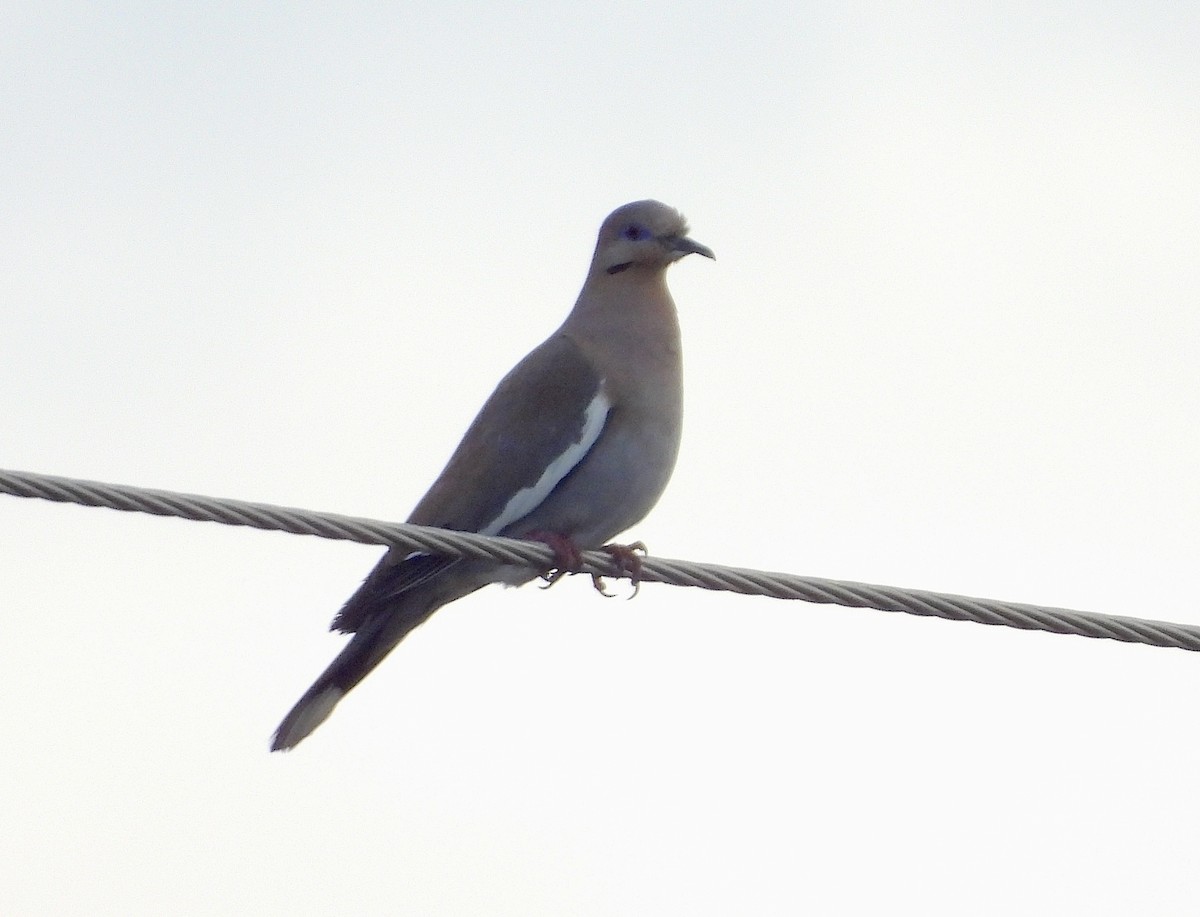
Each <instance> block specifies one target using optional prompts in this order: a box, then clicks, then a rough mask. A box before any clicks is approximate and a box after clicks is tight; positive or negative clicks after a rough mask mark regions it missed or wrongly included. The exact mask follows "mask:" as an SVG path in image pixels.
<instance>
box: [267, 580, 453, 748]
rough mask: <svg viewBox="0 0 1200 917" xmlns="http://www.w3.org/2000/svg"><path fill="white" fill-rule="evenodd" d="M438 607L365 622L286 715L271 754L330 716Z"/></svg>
mask: <svg viewBox="0 0 1200 917" xmlns="http://www.w3.org/2000/svg"><path fill="white" fill-rule="evenodd" d="M438 607H440V603H438V604H434V605H432V606H429V605H425V606H423V607H421V608H420V609H414V608H412V607H411V605H410V607H409V608H406V609H404V611H402V612H401V611H398V610H396V609H392V610H390V611H382V612H378V613H376V614H374V615H372V616H371V617H370V618H368V619H367V620H366V621H365V622H364V623H363V624H362V626H361V627H359V629H358V631H357V632H356V633H355V634H354V636H353V637H351V638H350V642H349V643H347V644H346V646H345V648H344V649H343V650H342V651H341V652H340V653H338V655H337V657H336V658H335V659H334V660H333V662H331V663H330V664H329V667H328V668H326V669H325V671H324V672H322V673H321V674H320V676H319V677H318V678H317V680H316V681H315V682H313V685H312V687H311V688H309V689H308V690H307V691H305V692H304V696H303V697H301V698H300V700H298V701H296V705H295V706H294V707H292V709H291V710H289V711H288V715H287V716H285V717H284V718H283V722H282V723H280V724H279V728H278V729H276V730H275V735H274V737H273V738H272V740H271V751H286V750H288V749H290V748H295V747H296V745H298V744H299V743H300V742H301V741H302V740H303V739H304V738H306V737H307V736H308V735H309V733H311V732H312V731H313V730H314V729H316V728H317V727H318V726H320V725H321V724H322V723H323V722H325V720H326V718H328V716H329V714H330V713H332V712H333V708H334V707H336V706H337V704H338V701H340V700H341V699H342V698H343V697H345V696H346V694H347V692H349V690H350V689H351V688H353V687H354V686H355V685H356V684H358V683H359V682H360V681H362V680H363V679H364V678H366V676H367V674H368V673H369V672H370V671H371V670H372V669H373V668H375V666H377V665H379V663H381V662H382V661H383V659H384V657H385V656H387V654H388V653H390V652H391V651H392V650H393V649H395V648H396V645H397V644H398V643H399V642H400V641H401V640H403V639H404V638H405V636H407V635H408V632H409V631H411V630H412V629H413V628H414V627H416V626H418V625H419V624H421V623H423V622H424V621H425V620H426V619H428V617H429V616H430V615H431V614H433V612H434V611H436V610H437V608H438Z"/></svg>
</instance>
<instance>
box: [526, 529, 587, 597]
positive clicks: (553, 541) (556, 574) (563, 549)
mask: <svg viewBox="0 0 1200 917" xmlns="http://www.w3.org/2000/svg"><path fill="white" fill-rule="evenodd" d="M524 538H525V540H526V541H540V542H541V543H542V544H544V545H546V546H547V547H548V548H550V550H551V551H553V552H554V563H553V564H552V565H551V566H550V568H549V569H547V570H546V571H545V572H544V573H542V579H544V580H545V581H546V585H545V586H543V587H542V588H543V589H549V588H550V587H551V586H553V585H554V584H555V583H557V582H558V581H559V580H560V579H562V578H563V577H564V576H566V575H567V574H568V573H578V572H579V571H580V568H582V567H583V557H582V555H581V553H580V550H579V548H578V546H577V545H576V544H575V541H574V540H573V539H572V538H571V536H570V535H563V534H562V533H561V532H547V531H542V530H541V529H538V530H535V531H532V532H526V533H525V535H524Z"/></svg>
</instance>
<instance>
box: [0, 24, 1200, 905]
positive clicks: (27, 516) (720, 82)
mask: <svg viewBox="0 0 1200 917" xmlns="http://www.w3.org/2000/svg"><path fill="white" fill-rule="evenodd" d="M389 7H390V8H388V7H385V6H384V5H382V4H349V5H340V6H338V7H336V8H334V7H332V6H331V7H330V8H329V9H324V8H322V7H320V6H317V5H305V6H303V7H300V6H296V7H292V8H289V9H286V10H278V11H272V10H271V9H270V8H269V7H268V6H266V5H256V6H251V5H241V4H238V5H228V4H211V3H209V4H190V5H165V4H148V3H125V4H93V3H76V4H56V3H43V4H37V5H25V7H24V8H22V9H16V8H10V9H8V10H7V11H6V12H5V15H4V20H5V21H4V25H3V28H2V29H0V75H2V83H3V87H4V89H3V93H2V94H0V121H2V123H3V127H2V128H0V201H2V203H0V251H2V252H3V254H2V255H0V263H2V265H3V270H2V271H0V310H2V320H0V405H2V407H3V414H2V417H3V420H2V425H3V438H2V442H0V466H7V467H10V468H19V469H24V470H30V471H41V472H46V473H53V474H65V475H73V476H78V477H85V478H91V479H96V480H108V481H116V482H122V483H128V484H135V485H141V486H149V487H162V488H168V489H176V490H184V491H191V492H197V493H207V494H214V495H223V496H231V497H239V498H243V499H249V500H261V501H270V502H278V503H285V504H290V505H297V506H306V507H310V508H314V509H327V510H333V511H338V512H344V513H351V514H360V515H370V516H375V517H380V518H390V519H397V520H398V519H402V518H404V516H405V515H407V513H408V511H409V509H410V508H411V506H412V505H413V503H414V502H415V501H416V500H417V498H418V497H419V496H420V495H421V493H422V492H423V490H424V488H425V487H426V486H427V485H428V483H429V482H430V481H432V479H433V477H434V475H435V474H436V473H437V472H438V470H439V469H440V468H441V466H442V464H443V463H444V461H445V459H446V458H447V456H448V455H449V453H450V450H451V449H452V447H453V446H454V444H455V443H456V442H457V439H458V437H459V435H460V434H461V432H462V430H463V429H464V428H465V426H466V424H467V422H468V421H469V419H470V418H471V416H472V415H473V413H474V411H475V409H476V408H477V407H478V405H479V404H480V403H481V402H482V400H483V398H484V397H485V396H486V395H487V394H488V392H489V391H490V389H491V387H492V386H493V385H494V383H495V382H496V380H497V379H499V377H500V376H501V375H502V374H503V373H504V372H505V371H506V370H507V369H508V368H509V366H510V365H511V364H512V363H513V362H515V360H517V359H518V358H519V357H520V356H522V355H523V354H524V353H525V352H526V351H527V350H528V349H529V348H530V347H532V346H533V345H535V344H536V343H538V342H539V341H540V340H541V339H542V338H543V337H544V336H545V335H546V334H547V333H548V332H549V331H550V330H551V329H553V328H554V327H555V325H557V323H558V322H559V321H560V320H561V319H562V317H563V315H565V313H566V311H567V310H568V309H569V307H570V305H571V303H572V301H573V298H574V296H575V294H576V292H577V291H578V287H579V283H580V281H581V280H582V277H583V274H584V271H585V269H586V267H587V261H588V258H589V256H590V254H591V251H592V246H593V244H594V239H595V231H596V229H597V227H598V226H599V224H600V221H601V220H602V218H603V217H604V216H605V215H606V214H607V213H608V212H609V211H610V210H612V209H613V208H614V207H616V206H617V205H619V204H622V203H625V202H626V201H629V200H634V199H638V198H642V197H656V198H659V199H661V200H664V201H666V202H667V203H669V204H672V205H674V206H676V207H679V208H680V209H682V210H683V211H684V212H685V213H686V214H687V215H688V216H689V218H690V219H691V223H692V230H693V235H694V237H695V238H696V239H698V240H700V241H702V242H704V243H706V244H708V245H710V246H712V247H713V248H714V249H715V251H716V252H717V256H718V259H719V260H718V261H716V262H715V263H714V262H707V261H704V260H703V259H699V258H690V259H687V260H686V261H684V262H683V263H681V264H680V265H678V266H676V267H675V268H673V269H672V271H671V286H672V289H673V291H674V294H675V298H676V301H677V302H678V305H679V309H680V313H681V320H682V324H683V328H684V334H685V355H686V361H687V365H686V375H687V428H686V431H685V441H684V446H683V453H682V456H681V459H680V462H679V466H678V469H677V472H676V475H675V478H674V481H673V482H672V486H671V488H670V489H669V491H668V493H667V495H666V497H664V499H663V500H662V502H661V503H660V504H659V506H658V507H657V509H656V510H655V512H654V513H653V514H652V515H651V516H650V518H649V519H648V520H646V521H645V522H644V523H643V524H642V525H641V526H639V527H638V528H637V529H636V530H635V531H633V532H631V533H630V537H637V538H642V539H644V540H645V541H647V542H648V543H649V545H650V546H651V548H652V549H653V550H654V551H655V552H656V553H659V554H663V555H666V556H674V557H684V558H690V559H694V560H709V561H715V562H721V563H728V564H736V565H741V566H753V567H761V568H766V569H777V570H787V571H792V572H797V573H808V574H812V575H818V576H827V577H841V578H847V579H855V580H864V581H868V582H878V583H889V584H893V585H904V586H914V587H923V588H928V589H938V590H945V591H952V592H960V593H967V594H973V595H980V596H988V597H993V598H1003V599H1010V600H1017V601H1030V602H1037V603H1043V604H1053V605H1064V606H1068V607H1074V608H1079V609H1085V610H1091V611H1096V612H1104V613H1116V614H1129V615H1136V616H1142V617H1150V618H1157V619H1164V620H1174V621H1181V622H1189V623H1192V624H1200V609H1198V608H1197V602H1196V591H1197V586H1196V582H1195V571H1196V561H1197V556H1198V552H1200V523H1198V521H1197V520H1198V518H1200V484H1198V483H1197V467H1198V465H1200V435H1198V434H1197V424H1196V418H1197V413H1198V409H1200V381H1198V380H1200V373H1198V371H1197V365H1198V363H1200V308H1198V306H1200V303H1198V301H1197V300H1198V298H1197V290H1198V289H1200V258H1198V253H1200V54H1198V53H1197V47H1200V12H1197V10H1196V8H1195V7H1194V6H1192V5H1188V4H1171V5H1168V4H1155V3H1150V4H1146V3H1141V2H1138V3H1134V2H1126V3H1121V2H1111V3H1107V2H1097V3H1086V4H1085V3H1078V4H1071V3H1053V2H1051V3H1048V4H1047V3H1028V4H1023V3H1013V4H1001V5H1000V6H999V7H997V8H994V9H993V8H991V7H980V6H978V5H976V11H974V12H965V11H964V7H965V5H962V4H916V5H912V4H910V5H905V6H904V7H903V9H904V10H905V11H904V12H897V10H898V9H899V8H900V5H897V4H879V5H873V4H820V3H799V4H797V3H793V2H786V3H785V2H780V3H776V4H771V3H751V4H749V5H745V4H743V5H731V4H728V3H708V2H703V0H700V2H694V3H689V4H678V5H675V6H673V7H668V6H665V5H655V4H644V3H616V4H609V5H604V6H597V5H594V4H587V5H576V6H574V7H568V6H566V5H559V4H539V3H532V4H530V3H523V4H516V3H511V4H509V3H485V4H462V5H460V6H459V7H458V8H456V9H447V5H446V4H442V3H404V4H392V5H389ZM988 10H991V11H988ZM378 553H379V552H378V550H376V549H372V548H368V547H362V546H355V545H348V544H340V543H333V542H322V541H318V540H315V539H305V538H297V537H291V536H286V535H281V534H275V533H270V534H268V533H261V532H254V531H249V530H237V529H231V528H226V527H219V526H214V525H202V524H198V523H191V522H184V521H181V520H173V519H156V518H151V517H148V516H135V515H126V514H118V513H114V512H110V511H105V510H96V509H87V508H83V507H78V506H59V505H52V504H49V503H45V502H41V501H26V500H20V499H16V498H11V497H0V574H2V575H0V659H2V665H0V691H2V692H3V695H4V699H5V700H4V703H3V705H2V706H0V824H2V825H3V829H2V830H0V912H2V913H4V914H6V915H25V914H64V913H78V914H83V913H88V914H101V913H111V914H165V913H173V914H235V913H236V914H272V913H279V914H285V913H286V914H291V915H308V914H335V913H338V914H413V915H435V917H441V915H463V914H471V915H474V914H489V915H491V914H502V915H508V914H511V915H565V914H571V915H660V914H687V915H730V914H755V915H772V914H794V913H808V914H885V913H886V914H894V913H905V914H922V915H962V914H972V915H975V914H1005V915H1008V914H1025V915H1029V914H1054V915H1060V914H1080V915H1084V914H1086V915H1097V914H1114V915H1126V914H1156V915H1162V914H1194V913H1195V911H1196V907H1197V905H1196V901H1197V895H1198V892H1200V888H1198V886H1200V880H1198V879H1197V874H1196V864H1197V855H1198V853H1200V849H1198V848H1200V841H1198V832H1197V824H1198V822H1200V789H1198V787H1200V783H1198V781H1197V772H1198V769H1200V742H1198V741H1197V739H1196V736H1195V731H1196V717H1197V701H1198V700H1200V659H1198V658H1197V657H1195V656H1193V655H1191V654H1188V653H1184V652H1181V651H1174V650H1163V649H1154V648H1149V647H1142V646H1128V645H1122V644H1116V643H1110V642H1102V641H1092V640H1084V639H1080V638H1070V637H1060V636H1052V635H1046V634H1029V633H1023V632H1018V631H1012V630H1007V629H1000V628H987V627H979V626H975V625H969V624H954V623H947V622H944V621H936V620H924V619H918V618H913V617H909V616H903V615H889V614H884V613H880V612H873V611H861V610H848V609H839V608H836V607H827V606H821V607H818V606H810V605H805V604H800V603H785V602H777V601H771V600H767V599H753V598H740V597H736V596H729V595H716V594H704V593H700V592H698V591H689V590H683V589H675V588H671V587H667V586H654V585H649V586H646V587H645V588H644V589H643V590H642V593H641V595H640V596H639V597H638V598H637V600H636V601H633V602H625V601H621V600H615V599H614V600H609V601H605V600H603V599H601V598H599V597H598V596H596V595H595V594H594V593H592V591H591V589H590V586H589V583H588V582H587V580H586V578H582V577H581V578H576V579H574V580H571V581H568V582H564V583H562V584H560V585H558V586H557V587H555V588H554V589H553V590H551V591H549V592H545V593H542V592H539V591H538V590H537V589H535V588H533V587H526V588H523V589H520V590H509V591H503V590H500V589H494V590H485V591H483V592H481V593H478V594H476V595H475V596H473V597H471V598H469V599H467V600H464V601H462V602H460V603H458V604H456V605H454V606H452V607H451V608H448V609H446V610H444V611H443V612H441V613H439V614H438V615H437V616H435V618H434V619H433V620H432V621H431V622H430V623H429V624H428V625H426V626H425V627H422V628H421V629H420V630H419V631H417V632H416V633H414V634H413V635H412V636H411V637H410V638H409V639H408V640H407V641H405V643H404V644H403V645H402V646H401V647H400V648H399V649H398V650H397V651H396V652H395V653H394V654H393V655H392V656H391V657H390V658H389V659H388V660H387V662H386V663H385V664H384V665H383V666H382V667H381V668H380V669H379V670H378V671H377V672H376V673H375V674H374V675H372V676H371V677H370V678H369V679H368V680H367V681H366V682H365V683H364V684H363V685H362V686H361V688H360V689H358V690H357V691H355V692H354V693H353V694H352V695H351V696H350V697H349V698H348V699H347V700H346V702H345V703H343V704H342V706H341V707H340V708H339V709H338V711H337V713H336V714H335V715H334V717H333V718H332V719H331V720H330V721H329V722H328V723H327V724H326V725H325V726H324V727H322V728H321V729H320V730H319V731H318V732H317V733H316V734H314V736H313V737H312V738H311V739H309V740H308V741H307V742H305V743H304V744H303V745H302V746H301V747H300V748H299V749H298V750H297V751H296V752H294V753H292V754H289V755H269V754H268V753H267V743H268V740H269V737H270V735H271V732H272V731H273V729H274V728H275V725H276V723H277V722H278V720H279V719H280V717H281V716H282V715H283V713H284V712H285V711H286V710H287V709H288V707H289V706H290V705H291V704H292V703H293V701H294V700H295V699H296V698H297V697H298V696H299V694H300V692H302V691H303V690H304V688H305V687H306V686H307V685H308V684H309V682H310V681H311V679H312V678H313V677H314V676H315V675H316V674H317V672H318V671H319V670H320V669H321V668H322V667H323V666H324V665H325V664H326V663H327V662H328V660H329V659H330V658H332V656H333V655H334V654H335V653H336V651H337V649H338V648H339V646H340V645H341V642H340V638H337V637H334V636H332V635H329V634H327V633H325V628H326V626H327V624H328V622H329V620H330V618H331V617H332V615H333V613H334V611H335V610H336V609H337V607H338V606H339V604H340V603H341V601H342V600H343V599H344V598H345V597H346V596H347V595H348V594H349V593H350V592H351V591H352V590H353V589H354V588H355V586H356V585H357V584H358V582H359V580H360V578H361V576H362V575H363V574H365V572H366V571H367V570H368V569H369V568H370V566H371V564H372V563H373V562H374V559H375V557H376V556H377V554H378Z"/></svg>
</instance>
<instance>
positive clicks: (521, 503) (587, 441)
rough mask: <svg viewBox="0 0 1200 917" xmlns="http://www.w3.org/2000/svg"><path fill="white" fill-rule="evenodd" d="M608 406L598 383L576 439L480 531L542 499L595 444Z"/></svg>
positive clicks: (499, 526)
mask: <svg viewBox="0 0 1200 917" xmlns="http://www.w3.org/2000/svg"><path fill="white" fill-rule="evenodd" d="M610 410H612V402H611V401H609V399H608V396H607V395H605V394H604V388H603V384H602V385H601V389H600V391H599V392H597V393H596V397H595V398H593V399H592V400H591V403H589V404H588V406H587V409H586V410H585V411H584V412H583V429H582V430H580V431H579V439H578V440H577V441H575V442H573V443H571V445H569V446H567V449H566V451H565V452H563V453H562V454H561V455H559V456H558V457H557V458H555V459H554V461H552V462H551V463H550V464H549V466H547V468H546V470H545V471H544V472H543V473H542V476H541V477H540V478H538V479H537V483H535V484H533V485H532V486H530V487H525V488H522V489H521V490H519V491H517V492H516V493H515V494H513V495H512V498H511V499H510V500H509V501H508V502H507V503H506V504H505V505H504V509H502V510H501V511H500V515H499V516H497V517H496V518H495V519H493V520H492V521H491V522H489V523H488V524H487V525H485V526H484V527H483V529H482V530H481V532H482V534H484V535H496V534H498V533H499V532H501V531H502V530H503V529H504V527H505V526H507V525H511V524H512V523H514V522H516V521H517V520H518V519H520V518H521V517H522V516H528V515H529V514H530V513H531V512H533V511H534V510H535V509H537V507H538V506H540V505H541V503H542V501H543V500H545V499H546V497H548V496H550V492H551V491H552V490H554V488H555V487H557V486H558V482H559V481H561V480H562V479H563V478H565V477H566V476H567V475H568V474H570V473H571V469H572V468H574V467H575V466H576V465H578V464H579V463H580V462H581V461H583V457H584V456H585V455H587V454H588V452H589V451H590V450H591V448H592V446H594V445H595V444H596V440H597V439H599V438H600V431H602V430H603V429H604V421H605V420H607V419H608V412H609V411H610Z"/></svg>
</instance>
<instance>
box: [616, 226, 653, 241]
mask: <svg viewBox="0 0 1200 917" xmlns="http://www.w3.org/2000/svg"><path fill="white" fill-rule="evenodd" d="M621 235H623V236H624V237H625V238H626V239H629V240H630V241H631V242H640V241H641V240H642V239H649V238H650V231H649V230H648V229H646V228H645V227H644V226H639V225H638V224H637V223H630V224H629V225H628V226H626V227H625V228H624V229H623V230H621Z"/></svg>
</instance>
